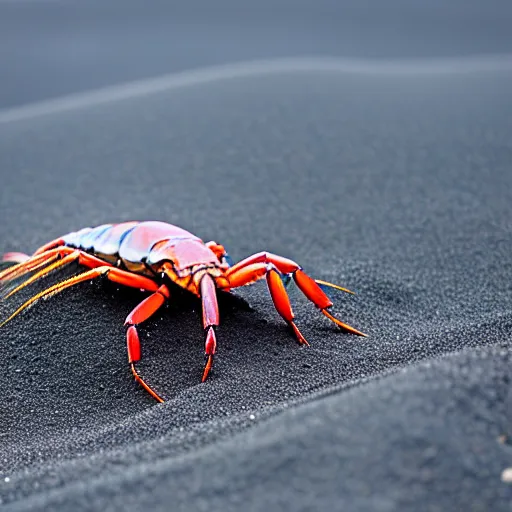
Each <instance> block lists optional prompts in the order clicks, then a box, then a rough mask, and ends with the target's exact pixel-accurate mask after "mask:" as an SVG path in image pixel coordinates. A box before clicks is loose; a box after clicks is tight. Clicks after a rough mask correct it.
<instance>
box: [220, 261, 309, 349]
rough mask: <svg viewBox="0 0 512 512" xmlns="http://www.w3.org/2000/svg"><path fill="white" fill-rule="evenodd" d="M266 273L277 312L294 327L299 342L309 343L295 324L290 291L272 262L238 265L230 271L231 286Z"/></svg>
mask: <svg viewBox="0 0 512 512" xmlns="http://www.w3.org/2000/svg"><path fill="white" fill-rule="evenodd" d="M235 267H236V265H235ZM233 268H234V267H233ZM265 275H266V277H267V285H268V289H269V291H270V296H271V297H272V302H273V303H274V306H275V308H276V310H277V312H278V313H279V314H280V315H281V317H282V318H283V319H284V321H285V322H286V323H287V324H288V325H289V326H290V327H291V328H292V329H293V332H294V334H295V336H296V338H297V340H298V341H299V343H301V344H302V345H309V343H308V342H307V341H306V338H304V336H303V335H302V333H301V332H300V331H299V328H298V327H297V326H296V325H295V322H294V318H295V315H294V314H293V310H292V306H291V304H290V298H289V297H288V293H286V289H285V287H284V284H283V281H282V280H281V276H280V275H279V273H278V272H277V270H276V268H275V266H274V265H273V264H272V263H250V264H248V265H246V266H241V267H238V268H237V269H235V271H234V272H229V273H228V275H227V277H228V279H229V283H230V287H231V288H238V287H239V286H245V285H248V284H251V283H254V282H255V281H257V280H258V279H261V278H262V277H263V276H265Z"/></svg>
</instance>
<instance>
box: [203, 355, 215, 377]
mask: <svg viewBox="0 0 512 512" xmlns="http://www.w3.org/2000/svg"><path fill="white" fill-rule="evenodd" d="M212 365H213V355H210V356H207V359H206V364H205V365H204V371H203V378H202V379H201V382H204V381H205V380H206V379H207V378H208V374H209V373H210V370H211V368H212Z"/></svg>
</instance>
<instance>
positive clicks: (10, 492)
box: [0, 1, 512, 511]
mask: <svg viewBox="0 0 512 512" xmlns="http://www.w3.org/2000/svg"><path fill="white" fill-rule="evenodd" d="M208 5H209V4H207V3H206V2H204V3H203V2H197V3H187V7H183V6H180V5H177V4H172V3H171V4H163V3H162V4H158V5H152V7H151V8H149V7H148V5H147V4H142V3H138V4H137V3H133V2H132V3H125V2H123V3H121V2H117V3H110V4H109V5H108V6H104V5H103V4H102V3H100V2H91V3H87V4H86V3H80V2H76V3H73V2H44V1H38V2H28V1H27V2H25V1H19V2H12V1H7V2H6V1H4V2H0V69H1V74H2V80H1V81H0V105H2V107H3V109H1V110H0V179H1V181H0V184H1V188H0V200H1V202H0V218H1V219H2V223H1V224H0V252H4V251H8V250H22V251H28V252H29V251H33V250H35V249H36V248H37V247H38V246H39V245H41V244H43V243H45V242H47V241H48V240H50V239H52V238H55V237H57V236H59V235H62V234H64V233H66V232H69V231H71V230H75V229H79V228H81V227H83V226H89V225H91V226H92V225H97V224H101V223H104V222H117V221H123V220H131V219H140V220H146V219H158V220H165V221H167V222H172V223H176V224H178V225H180V226H182V227H184V228H186V229H189V230H191V231H192V232H194V233H196V234H197V235H199V236H201V237H203V238H204V239H205V240H207V239H215V240H217V241H219V242H222V243H224V244H225V245H226V246H227V247H228V248H229V250H230V253H231V255H232V256H233V257H234V259H235V260H238V259H241V258H243V257H245V256H247V255H249V254H251V253H253V252H257V251H260V250H271V251H274V252H277V253H280V254H282V255H284V256H287V257H291V258H294V259H296V260H297V261H298V262H299V263H300V264H302V265H304V267H305V269H306V270H307V271H308V272H310V273H311V274H312V275H314V276H315V277H318V278H323V279H326V280H332V281H334V282H337V283H339V284H341V285H343V286H346V287H348V288H351V289H354V290H356V291H357V295H356V296H355V297H352V296H343V295H342V296H340V295H335V296H334V297H333V298H334V299H335V308H334V312H335V313H336V314H337V316H339V317H340V318H341V319H343V320H345V321H347V322H348V323H350V324H352V325H354V326H355V327H357V328H359V329H361V330H363V331H365V332H367V333H368V335H369V336H368V337H367V338H364V339H362V338H357V337H354V336H350V335H347V334H344V333H341V332H339V331H337V330H336V329H335V328H334V326H332V325H330V324H329V322H327V321H326V319H325V318H323V317H322V316H321V315H319V314H318V312H316V311H315V309H314V308H313V307H312V306H311V304H308V303H307V302H306V301H305V300H304V299H303V298H302V297H301V296H300V294H299V293H298V292H297V290H296V289H294V288H293V287H291V290H290V295H291V298H292V302H293V304H294V309H295V312H296V315H297V323H298V325H299V326H300V328H301V329H302V331H303V333H304V335H305V336H306V337H307V339H308V340H309V342H310V343H311V347H309V348H307V347H299V346H298V345H297V344H296V342H295V341H294V339H293V338H292V337H291V335H290V333H289V332H288V330H287V329H286V326H284V325H283V322H282V321H281V319H280V318H279V317H278V315H277V314H276V313H275V311H274V310H273V307H272V304H271V301H270V298H269V297H268V292H267V291H266V288H265V285H264V283H258V284H256V285H254V286H253V287H250V288H246V289H243V290H239V291H237V297H238V298H239V299H231V300H230V299H228V298H222V299H221V319H222V325H221V326H220V328H219V330H218V343H219V349H218V358H217V361H216V365H215V368H214V372H213V374H212V375H211V378H210V379H209V380H208V382H206V383H205V384H200V382H199V380H200V376H201V372H202V365H203V354H202V352H203V343H204V340H203V333H202V329H201V322H200V313H199V304H198V303H197V301H195V300H193V299H191V298H190V297H188V296H187V295H186V294H180V293H176V294H175V295H173V298H172V300H171V301H170V304H169V305H168V306H167V307H165V308H163V309H162V311H161V312H159V313H158V314H157V315H155V317H154V318H153V319H152V320H151V321H150V322H148V323H147V324H144V325H143V326H141V332H142V340H143V360H142V361H141V363H140V365H139V366H140V370H141V372H142V374H143V375H144V377H145V378H146V379H147V380H148V381H149V382H150V383H151V384H152V385H153V386H155V388H156V389H157V390H158V391H159V392H160V393H161V394H162V395H163V396H164V397H165V398H166V402H165V403H164V404H160V405H158V404H156V403H155V402H154V401H153V400H152V399H151V397H149V396H148V395H147V393H145V392H144V391H143V390H141V389H140V388H139V387H138V386H137V385H136V384H135V383H134V382H133V379H132V378H131V376H130V372H129V369H128V367H127V364H126V352H125V341H124V339H125V328H124V327H123V322H124V319H125V317H126V315H127V314H128V312H129V311H130V310H131V309H132V308H133V307H134V306H135V305H136V304H137V303H138V302H140V301H141V300H142V298H143V297H144V296H145V295H144V294H141V293H140V292H138V291H134V290H127V289H124V288H120V287H117V286H115V285H113V284H109V283H105V282H93V283H83V284H81V285H80V286H77V287H76V288H74V289H71V290H68V291H66V292H65V293H63V294H61V295H58V296H55V297H52V298H51V299H49V300H47V301H41V303H39V304H37V305H35V306H34V307H33V308H31V309H30V310H28V311H27V312H25V313H24V314H22V315H20V316H19V317H18V318H16V319H15V320H13V321H12V322H10V323H9V324H7V325H6V326H4V327H2V328H1V329H0V360H2V361H3V366H2V371H1V373H0V388H1V390H2V391H1V393H2V399H1V400H0V463H1V464H0V500H1V502H2V505H3V506H4V508H5V509H7V510H41V509H62V510H69V509H73V510H80V509H84V510H85V509H90V510H116V509H120V508H122V509H129V510H169V509H172V510H220V509H221V510H329V511H331V510H379V511H391V510H482V511H483V510H509V509H510V504H511V501H512V486H511V484H510V483H506V482H503V481H502V474H503V471H504V470H505V469H506V468H507V467H512V443H511V441H510V439H511V436H512V412H511V411H512V392H511V389H512V388H511V382H510V368H511V360H510V359H511V357H510V354H511V345H510V340H511V332H512V315H511V311H512V279H511V276H512V256H511V255H512V222H511V219H512V206H511V204H512V203H511V193H510V191H511V189H512V170H511V167H512V92H511V88H510V84H511V83H512V61H511V58H510V52H511V45H512V34H511V31H510V30H509V27H510V26H511V25H512V24H511V22H512V9H511V8H510V7H509V3H508V2H491V3H489V2H486V3H483V2H450V3H449V4H447V3H445V2H430V3H428V4H427V3H423V2H421V3H420V2H398V1H394V2H364V3H362V2H357V3H356V2H352V3H350V2H314V3H313V2H311V3H306V2H293V3H292V2H289V3H285V2H277V3H270V2H269V3H267V4H263V3H259V4H258V5H257V6H251V7H245V6H244V7H240V6H238V4H236V3H234V2H233V3H228V2H222V3H219V4H217V7H216V8H213V7H211V6H208ZM305 56H308V59H307V60H302V61H300V62H302V65H301V66H299V65H298V64H297V66H296V67H295V69H291V68H292V67H293V66H291V67H290V66H289V67H286V66H285V65H283V69H282V70H280V69H279V66H276V65H275V64H274V65H272V62H275V61H273V60H272V59H276V58H284V57H305ZM315 56H317V57H318V58H320V57H332V58H333V59H331V60H330V61H328V64H326V61H319V60H315V59H314V57H315ZM251 59H259V60H263V61H264V62H262V63H261V64H259V66H258V68H257V69H258V70H259V71H253V72H252V73H251V74H249V73H247V71H243V69H244V68H241V67H236V66H235V65H233V66H232V67H231V68H230V71H229V72H226V70H225V69H224V70H222V69H220V68H215V69H214V70H213V71H212V73H210V75H209V76H210V79H206V78H205V76H206V75H204V74H203V75H199V78H197V75H193V74H192V73H193V70H196V69H202V68H203V67H204V66H216V65H219V64H232V63H234V62H247V61H250V60H251ZM402 59H407V61H405V62H404V61H403V60H402ZM376 61H377V62H376ZM279 62H283V61H279ZM287 62H290V61H287ZM295 62H298V61H295ZM320 62H323V63H324V64H325V65H324V66H323V67H322V66H320V65H319V63H320ZM315 63H316V65H315ZM272 66H273V67H272ZM270 68H272V70H271V71H269V69H270ZM276 68H277V69H276ZM299 68H300V69H299ZM245 69H247V68H245ZM187 70H191V71H190V73H189V74H186V75H184V77H185V79H184V80H183V81H182V83H181V85H180V84H179V83H177V80H176V77H175V75H173V73H176V72H183V71H187ZM237 70H238V71H237ZM265 70H266V71H265ZM161 75H169V76H167V77H165V79H164V80H163V81H161V82H158V80H154V78H155V77H159V76H161ZM213 75H215V79H211V76H213ZM201 76H202V78H201ZM187 77H188V78H187ZM191 77H192V78H193V77H196V78H195V79H191ZM139 79H146V80H145V81H144V83H143V87H142V89H143V90H144V91H145V92H144V93H142V92H141V89H137V88H136V87H134V86H128V87H127V88H126V87H124V86H123V85H122V84H125V83H126V82H130V81H133V80H139ZM155 83H160V84H163V85H162V86H161V87H159V90H158V91H157V90H156V88H155ZM104 86H113V88H112V89H111V90H110V91H109V92H108V94H99V95H98V94H96V93H94V89H96V88H98V87H104ZM91 91H92V92H91ZM74 93H81V96H79V97H78V98H76V97H75V99H73V100H69V101H67V103H65V102H64V103H63V102H62V101H61V100H59V98H61V97H62V95H67V94H74ZM121 96H122V97H121ZM46 100H50V101H46ZM34 102H44V103H41V104H39V105H38V106H30V105H29V104H30V103H34ZM24 105H25V107H23V106H24ZM26 105H29V106H26ZM63 105H64V107H63ZM78 270H79V269H77V268H76V267H72V268H69V269H67V270H64V271H62V272H59V273H56V275H53V276H51V277H49V278H48V279H45V280H43V281H41V282H40V283H38V284H36V285H34V286H31V287H29V288H28V289H25V290H24V291H23V292H21V293H20V294H19V295H18V296H15V297H13V298H11V299H8V300H5V301H2V302H1V303H0V318H2V319H3V318H6V316H7V315H8V314H10V313H12V311H14V309H15V307H16V306H17V305H19V304H21V303H22V301H23V300H26V299H28V298H29V297H30V296H31V295H32V294H33V293H35V291H36V290H40V289H43V288H45V287H46V286H49V284H50V283H53V282H56V281H58V280H60V279H63V278H64V277H65V276H67V275H69V274H70V273H74V272H77V271H78Z"/></svg>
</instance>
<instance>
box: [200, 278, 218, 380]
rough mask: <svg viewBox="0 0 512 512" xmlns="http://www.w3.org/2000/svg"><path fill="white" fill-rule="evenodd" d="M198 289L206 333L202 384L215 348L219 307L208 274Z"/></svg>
mask: <svg viewBox="0 0 512 512" xmlns="http://www.w3.org/2000/svg"><path fill="white" fill-rule="evenodd" d="M200 288H201V290H200V291H201V300H202V304H203V327H204V329H205V332H206V341H205V344H204V354H205V357H206V364H205V366H204V371H203V377H202V379H201V382H204V381H205V380H206V378H207V377H208V374H209V373H210V370H211V368H212V365H213V356H214V354H215V350H216V348H217V340H216V338H215V327H216V326H217V325H219V305H218V303H217V289H216V288H215V283H214V282H213V279H212V278H211V277H210V276H209V275H208V274H205V276H204V277H203V278H202V279H201V285H200Z"/></svg>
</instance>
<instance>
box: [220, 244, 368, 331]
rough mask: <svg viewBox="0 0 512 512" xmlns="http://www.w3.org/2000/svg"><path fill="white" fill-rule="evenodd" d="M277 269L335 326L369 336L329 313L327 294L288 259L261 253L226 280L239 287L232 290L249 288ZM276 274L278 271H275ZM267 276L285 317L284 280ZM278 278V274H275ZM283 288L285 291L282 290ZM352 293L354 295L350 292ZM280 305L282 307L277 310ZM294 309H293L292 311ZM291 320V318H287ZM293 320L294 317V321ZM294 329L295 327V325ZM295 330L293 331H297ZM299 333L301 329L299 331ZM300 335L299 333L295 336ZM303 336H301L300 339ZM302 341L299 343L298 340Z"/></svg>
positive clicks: (238, 266) (230, 272) (237, 267)
mask: <svg viewBox="0 0 512 512" xmlns="http://www.w3.org/2000/svg"><path fill="white" fill-rule="evenodd" d="M273 268H275V269H277V270H278V271H279V272H280V273H281V274H286V275H287V274H291V275H292V277H293V279H294V281H295V283H296V284H297V286H298V287H299V289H300V290H301V291H302V293H303V294H304V295H305V296H306V297H307V298H308V299H309V300H310V301H311V302H313V304H315V306H316V307H317V308H318V309H320V311H321V312H322V313H323V314H324V315H325V316H326V317H327V318H328V319H329V320H331V321H332V322H334V323H335V324H336V325H337V326H338V327H340V328H341V329H343V330H345V331H347V332H350V333H352V334H357V335H358V336H366V334H364V333H362V332H361V331H358V330H357V329H355V328H354V327H351V326H350V325H348V324H346V323H344V322H342V321H340V320H338V319H337V318H335V317H334V316H333V315H331V313H329V311H328V308H330V307H331V306H332V305H333V303H332V302H331V300H330V299H329V297H327V295H326V294H325V293H324V291H323V290H322V289H321V288H320V286H319V285H318V284H317V283H316V281H315V280H314V279H312V278H311V277H310V276H308V275H307V274H306V273H305V272H304V271H303V270H302V268H301V267H300V266H299V265H298V264H297V263H296V262H295V261H293V260H289V259H288V258H283V257H282V256H278V255H276V254H272V253H269V252H260V253H257V254H254V255H252V256H249V257H248V258H246V259H244V260H242V261H240V262H238V263H237V264H236V265H234V266H232V267H231V268H230V269H229V270H228V271H227V272H226V277H227V278H228V280H229V281H230V283H236V284H233V285H232V288H235V287H237V286H243V285H245V284H250V283H252V282H254V281H256V280H258V279H259V278H260V277H262V276H263V275H265V274H266V273H267V272H268V273H269V274H271V273H272V269H273ZM274 272H275V270H274ZM269 274H267V282H268V285H269V290H270V293H271V295H272V298H273V299H274V297H276V299H277V300H276V299H274V304H275V305H276V309H277V310H278V311H279V313H280V314H281V316H283V314H282V313H281V311H280V307H281V310H282V311H283V312H284V311H285V310H284V309H283V308H284V307H285V306H284V305H285V304H287V303H288V304H289V299H288V295H287V294H286V290H285V289H284V286H283V285H282V282H281V279H280V277H279V275H277V277H278V278H279V284H278V283H277V280H276V279H275V277H273V276H271V275H269ZM276 274H277V273H276ZM321 283H322V284H325V285H327V286H333V287H334V288H339V289H341V290H343V291H346V292H349V290H346V289H344V288H341V287H338V286H336V285H332V284H331V283H326V282H323V281H321ZM281 287H282V290H281ZM349 293H351V292H349ZM278 303H280V304H282V305H281V306H280V307H278ZM290 309H291V308H290ZM287 316H288V317H289V315H288V314H287ZM283 318H285V320H286V321H287V322H288V323H290V321H291V320H289V319H288V318H286V317H285V316H283ZM292 320H293V317H292ZM293 325H294V324H293ZM295 329H296V327H295V328H294V331H295ZM297 330H298V329H297ZM296 335H297V333H296ZM301 336H302V335H301ZM299 341H300V340H299Z"/></svg>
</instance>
